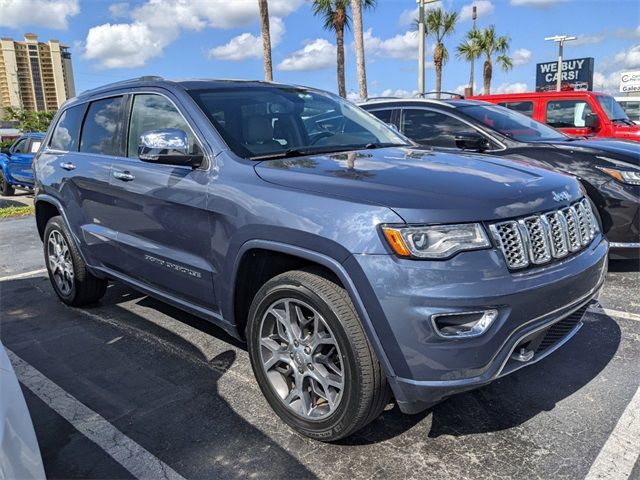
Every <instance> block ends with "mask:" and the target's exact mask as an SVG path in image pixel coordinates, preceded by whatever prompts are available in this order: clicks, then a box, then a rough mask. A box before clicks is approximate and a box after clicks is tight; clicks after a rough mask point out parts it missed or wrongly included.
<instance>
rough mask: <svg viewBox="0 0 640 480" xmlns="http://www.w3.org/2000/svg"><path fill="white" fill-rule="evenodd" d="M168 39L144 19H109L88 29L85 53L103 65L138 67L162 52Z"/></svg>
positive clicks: (106, 66)
mask: <svg viewBox="0 0 640 480" xmlns="http://www.w3.org/2000/svg"><path fill="white" fill-rule="evenodd" d="M169 41H170V40H169V39H168V38H167V37H163V36H159V35H157V34H155V33H153V32H152V31H151V30H150V29H149V27H148V26H147V25H145V24H144V23H139V22H135V23H131V24H129V23H119V24H113V25H112V24H110V23H106V24H104V25H100V26H98V27H93V28H92V29H91V30H89V34H88V35H87V42H86V45H85V50H84V57H85V58H87V59H89V60H98V62H99V63H98V67H100V68H135V67H140V66H142V65H144V64H145V63H146V62H147V60H149V59H150V58H153V57H155V56H158V55H160V53H162V49H163V48H164V47H166V46H167V44H168V43H169Z"/></svg>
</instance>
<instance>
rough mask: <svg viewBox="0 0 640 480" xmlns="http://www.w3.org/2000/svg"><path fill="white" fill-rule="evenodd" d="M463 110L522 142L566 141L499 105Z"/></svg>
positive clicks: (560, 135)
mask: <svg viewBox="0 0 640 480" xmlns="http://www.w3.org/2000/svg"><path fill="white" fill-rule="evenodd" d="M460 108H461V110H462V111H463V112H464V113H466V114H467V115H469V116H470V117H473V118H474V119H476V120H478V121H480V122H482V123H483V124H485V125H486V126H487V127H489V128H491V129H492V130H495V131H497V132H500V133H501V134H503V135H505V136H507V137H509V138H513V139H515V140H519V141H521V142H542V141H550V140H553V141H558V140H565V139H566V138H567V137H566V136H565V135H564V134H562V133H560V132H558V131H557V130H554V129H553V128H551V127H547V126H546V125H544V124H542V123H539V122H536V121H535V120H532V119H531V118H529V117H527V116H526V115H522V114H521V113H518V112H514V111H513V110H509V109H508V108H504V107H499V106H497V105H473V106H468V107H460Z"/></svg>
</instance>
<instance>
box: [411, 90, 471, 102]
mask: <svg viewBox="0 0 640 480" xmlns="http://www.w3.org/2000/svg"><path fill="white" fill-rule="evenodd" d="M437 94H438V92H424V93H418V94H417V95H416V97H418V98H424V97H426V96H427V95H437ZM442 94H445V95H449V96H450V97H451V98H452V99H454V98H455V99H456V100H463V99H464V95H463V94H461V93H455V92H446V91H444V90H442V91H440V95H442Z"/></svg>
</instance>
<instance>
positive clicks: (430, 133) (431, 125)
mask: <svg viewBox="0 0 640 480" xmlns="http://www.w3.org/2000/svg"><path fill="white" fill-rule="evenodd" d="M402 133H404V134H405V135H406V136H407V137H409V138H410V139H412V140H415V141H416V142H418V143H420V144H423V145H430V146H433V147H442V148H457V147H456V141H455V137H456V135H458V134H460V133H469V134H478V132H477V131H476V129H474V128H473V127H471V126H469V125H467V124H466V123H464V122H462V121H460V120H458V119H456V118H453V117H450V116H449V115H445V114H443V113H439V112H434V111H432V110H422V109H403V110H402Z"/></svg>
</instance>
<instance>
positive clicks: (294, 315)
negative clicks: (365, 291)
mask: <svg viewBox="0 0 640 480" xmlns="http://www.w3.org/2000/svg"><path fill="white" fill-rule="evenodd" d="M247 337H248V341H249V355H250V358H251V365H252V367H253V371H254V374H255V376H256V379H257V380H258V384H259V385H260V389H261V390H262V393H263V394H264V395H265V397H266V399H267V401H268V402H269V404H270V405H271V407H272V408H273V410H274V411H275V412H276V413H277V414H278V415H279V416H280V418H282V419H283V420H284V421H285V422H286V423H287V424H288V425H289V426H291V427H293V428H294V429H295V430H297V431H298V432H300V433H302V434H303V435H306V436H308V437H311V438H315V439H318V440H323V441H335V440H338V439H340V438H344V437H347V436H349V435H351V434H352V433H354V432H355V431H357V430H359V429H360V428H362V427H364V426H365V425H366V424H367V423H369V422H371V421H372V420H373V419H375V418H376V417H377V416H378V415H379V414H380V413H381V412H382V410H383V409H384V407H385V406H386V405H387V403H388V402H389V399H390V390H389V386H388V384H387V380H386V378H385V376H384V373H383V372H382V370H381V368H380V364H379V363H378V360H377V358H376V355H375V353H374V352H373V349H372V348H371V345H370V344H369V342H368V340H367V337H366V335H365V333H364V331H363V329H362V325H361V323H360V320H359V318H358V314H357V313H356V311H355V308H354V306H353V304H352V303H351V300H350V298H349V295H348V294H347V292H346V291H345V290H344V289H343V288H342V287H341V286H339V285H337V284H336V283H334V282H332V281H331V280H328V279H327V278H325V277H323V276H321V274H319V273H317V272H313V271H305V270H299V271H291V272H286V273H283V274H281V275H278V276H277V277H274V278H273V279H271V280H269V281H268V282H267V283H266V284H265V285H264V286H263V287H262V288H261V289H260V290H259V291H258V293H257V294H256V296H255V298H254V299H253V302H252V304H251V309H250V311H249V319H248V327H247Z"/></svg>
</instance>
